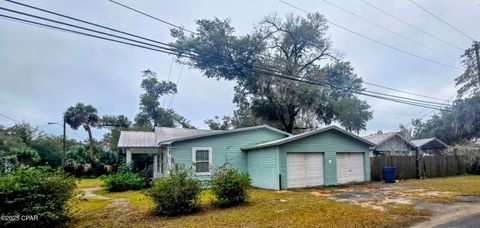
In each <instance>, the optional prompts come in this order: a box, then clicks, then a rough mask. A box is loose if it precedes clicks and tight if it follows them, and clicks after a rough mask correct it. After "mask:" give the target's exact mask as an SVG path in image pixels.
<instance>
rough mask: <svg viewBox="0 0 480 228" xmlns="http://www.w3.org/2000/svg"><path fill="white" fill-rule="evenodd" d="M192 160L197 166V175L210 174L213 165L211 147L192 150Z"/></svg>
mask: <svg viewBox="0 0 480 228" xmlns="http://www.w3.org/2000/svg"><path fill="white" fill-rule="evenodd" d="M192 159H193V164H194V166H195V173H197V174H204V175H209V174H210V166H211V163H212V148H211V147H194V148H193V149H192Z"/></svg>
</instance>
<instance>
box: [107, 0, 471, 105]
mask: <svg viewBox="0 0 480 228" xmlns="http://www.w3.org/2000/svg"><path fill="white" fill-rule="evenodd" d="M109 1H110V2H113V3H115V4H117V5H120V6H122V7H124V8H126V9H129V10H132V11H134V12H137V13H139V14H141V15H145V16H147V17H149V18H153V19H155V20H157V21H159V22H161V23H164V24H166V25H168V26H172V27H174V28H178V29H183V30H185V31H187V32H189V33H192V34H198V33H196V32H193V31H192V30H188V29H184V27H183V26H180V25H176V24H174V23H172V22H169V21H167V20H164V19H160V18H158V17H155V16H153V15H151V14H147V13H145V12H142V11H140V10H138V9H135V8H133V7H131V6H127V5H125V4H121V3H118V2H116V1H113V0H109ZM460 50H463V49H461V48H460ZM262 56H266V57H267V58H269V59H271V58H272V57H271V56H269V55H266V54H263V55H262ZM363 83H364V84H367V85H371V86H376V87H381V88H384V89H390V90H393V91H396V92H401V93H405V94H410V95H414V96H419V97H424V98H430V99H435V100H441V101H445V100H444V99H439V98H433V97H430V96H426V95H421V94H418V93H412V92H408V91H401V90H398V89H393V88H390V87H387V86H381V85H378V84H374V83H369V82H365V81H364V82H363Z"/></svg>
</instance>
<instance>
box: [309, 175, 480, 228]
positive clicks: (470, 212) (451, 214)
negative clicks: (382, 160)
mask: <svg viewBox="0 0 480 228" xmlns="http://www.w3.org/2000/svg"><path fill="white" fill-rule="evenodd" d="M312 194H313V195H316V196H326V197H328V198H330V199H333V200H336V201H341V202H346V203H350V204H354V205H359V206H362V207H369V208H373V209H376V210H379V211H385V210H388V209H389V208H390V207H392V206H395V205H402V204H406V205H411V206H413V207H414V208H416V209H423V210H425V211H429V212H431V217H429V219H428V220H427V221H425V222H423V223H419V224H417V225H415V226H414V227H480V196H457V194H456V193H454V192H445V191H443V192H442V191H435V190H431V189H423V188H415V187H406V186H401V185H398V184H385V183H367V184H353V185H348V186H341V187H333V188H319V189H312Z"/></svg>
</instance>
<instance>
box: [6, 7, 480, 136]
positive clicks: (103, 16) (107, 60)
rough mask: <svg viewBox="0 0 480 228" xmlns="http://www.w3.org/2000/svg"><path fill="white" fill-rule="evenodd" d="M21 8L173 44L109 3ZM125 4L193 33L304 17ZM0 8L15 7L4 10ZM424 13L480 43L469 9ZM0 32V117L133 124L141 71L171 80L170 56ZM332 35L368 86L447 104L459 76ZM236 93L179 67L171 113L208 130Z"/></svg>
mask: <svg viewBox="0 0 480 228" xmlns="http://www.w3.org/2000/svg"><path fill="white" fill-rule="evenodd" d="M369 1H370V2H372V3H373V4H375V5H377V6H378V7H381V8H383V9H385V10H387V11H389V12H391V13H393V14H395V15H396V16H398V17H401V18H402V19H404V20H405V21H408V22H409V23H412V24H415V25H416V26H418V27H419V28H422V29H424V30H425V31H427V32H429V33H433V34H436V35H437V36H439V37H442V39H445V40H448V41H449V42H452V43H455V44H456V45H459V46H461V47H465V48H466V47H468V46H469V45H470V41H469V40H468V39H465V37H462V36H461V35H459V34H457V33H456V32H454V31H452V30H451V29H449V28H448V27H445V25H442V24H441V23H439V22H438V21H436V20H435V19H433V18H432V17H431V16H429V15H427V14H425V13H424V12H422V11H420V10H419V9H418V8H416V7H415V6H413V5H411V4H409V3H408V2H406V1H405V2H404V1H395V2H391V1H373V0H369ZM26 3H29V4H32V5H36V6H40V7H43V8H47V9H50V10H53V11H58V12H62V13H65V14H68V15H72V16H75V17H79V18H82V19H86V20H89V21H94V22H97V23H100V24H104V25H108V26H112V27H115V28H119V29H122V30H126V31H129V32H132V33H135V34H139V35H143V36H146V37H149V38H153V39H157V40H161V41H165V42H169V41H171V40H172V38H171V37H170V35H169V29H168V27H167V26H165V25H163V24H161V23H159V22H157V21H155V20H152V19H149V18H146V17H144V16H141V15H138V14H135V13H132V12H129V11H127V10H125V9H123V8H120V7H118V6H116V5H114V4H112V3H109V2H108V1H94V0H90V1H62V2H55V3H53V2H51V1H46V0H42V1H33V0H31V1H26ZM334 3H336V4H338V5H341V6H342V7H345V8H347V9H349V10H351V11H354V12H355V13H357V14H359V15H362V16H363V17H366V18H368V19H370V20H372V21H375V22H377V23H379V24H382V25H383V26H385V27H388V28H390V29H392V30H394V31H396V32H398V33H401V34H404V35H406V36H408V37H410V38H411V39H414V40H417V41H418V42H422V43H424V44H425V45H428V46H429V47H432V48H435V49H438V50H440V51H442V52H445V53H446V54H448V55H451V56H459V55H460V54H461V53H462V51H461V50H456V49H453V48H451V47H449V46H446V45H445V44H443V43H441V42H439V41H437V40H434V39H431V38H430V37H428V36H425V35H423V34H420V33H418V32H417V31H415V30H412V29H411V28H409V27H407V26H405V25H403V24H400V23H398V22H396V21H394V20H392V19H391V18H388V17H386V16H385V15H383V14H381V13H378V12H377V11H375V10H373V9H371V8H370V7H368V6H366V5H365V4H362V3H361V2H360V1H354V2H348V4H347V2H345V1H339V0H337V1H334ZM129 4H131V5H133V6H135V7H136V8H138V9H140V10H143V11H145V12H149V13H151V14H154V15H157V16H159V17H161V18H164V19H166V20H169V21H172V22H174V23H177V24H181V25H184V26H185V27H187V28H189V29H194V25H195V24H194V23H195V20H196V19H201V18H213V17H219V18H230V19H231V21H232V24H233V25H234V27H235V28H236V31H237V32H238V33H239V34H245V33H248V32H250V31H251V30H252V26H253V25H254V24H255V23H257V22H258V21H260V20H261V19H262V18H263V17H265V16H267V15H269V14H272V13H278V14H279V15H284V14H287V13H290V12H293V13H297V14H302V13H301V12H298V11H295V10H293V9H292V8H289V7H287V6H285V5H283V4H281V3H280V2H276V1H259V2H255V3H253V2H241V1H238V2H232V1H220V0H211V1H193V0H190V1H182V2H178V1H163V2H152V1H135V2H131V3H129ZM296 4H298V5H301V6H302V7H304V8H308V9H309V10H311V11H318V12H320V13H322V14H324V15H325V16H326V17H327V19H329V20H332V21H335V22H336V23H338V24H341V25H344V26H347V27H349V28H351V29H352V30H354V31H358V32H360V33H362V34H366V35H368V36H370V37H373V38H375V39H378V40H381V41H383V42H386V43H389V44H392V45H394V46H396V47H398V48H401V49H405V50H408V51H410V52H414V53H418V54H420V55H422V56H425V57H428V58H432V59H435V60H438V61H442V62H447V63H448V64H452V65H457V66H459V59H455V58H453V59H452V58H449V57H446V56H442V55H438V54H437V53H432V52H431V51H428V50H425V49H424V48H422V47H419V46H418V45H415V44H412V43H410V42H408V41H405V40H403V39H401V38H398V37H396V36H394V35H392V34H390V33H388V32H385V31H383V30H381V29H379V28H377V27H374V26H371V25H368V24H366V23H365V22H362V21H361V20H358V18H355V17H352V16H351V15H348V14H345V13H344V12H341V11H338V9H335V8H332V7H330V6H329V5H327V4H324V3H323V2H321V1H313V0H309V1H299V2H296ZM0 5H2V6H4V7H14V6H12V4H9V3H5V2H3V3H1V4H0ZM422 5H424V6H425V7H426V8H428V9H430V10H431V11H433V12H436V13H437V15H439V16H440V17H442V18H444V19H445V20H447V21H449V22H451V23H452V24H453V25H455V26H457V27H459V28H460V29H462V30H464V31H465V32H467V33H471V34H472V36H475V37H478V35H479V32H478V30H477V29H476V23H473V22H474V21H478V19H479V18H478V17H479V16H478V10H479V8H478V6H477V5H476V3H475V2H468V1H461V2H456V3H455V4H451V2H448V1H433V0H430V1H424V2H422ZM14 8H15V9H19V10H25V9H24V8H19V7H14ZM28 12H33V11H30V10H28ZM0 31H2V35H1V36H0V50H2V54H1V55H0V113H5V114H8V115H10V116H12V117H14V118H16V119H20V120H25V121H28V122H31V123H33V124H34V125H44V124H45V123H46V122H48V121H54V120H58V119H61V116H62V113H63V112H64V111H65V109H66V108H67V107H68V106H70V105H74V104H75V103H77V102H84V103H88V104H92V105H94V106H96V107H97V109H98V111H99V113H100V114H125V115H127V116H128V117H129V118H133V117H134V115H135V114H136V113H137V111H138V100H139V96H140V94H141V92H142V91H141V89H140V88H139V84H140V80H141V78H140V76H141V73H140V72H141V71H142V70H145V69H151V70H153V71H155V72H157V73H158V75H159V77H160V79H164V80H165V79H167V78H168V72H169V70H170V61H171V57H170V56H167V55H164V54H161V53H155V52H152V51H148V50H142V49H138V48H134V47H128V46H125V45H121V44H114V43H110V42H106V41H101V40H96V39H92V38H86V37H80V36H78V35H72V34H67V33H62V32H58V31H52V30H46V29H43V28H37V27H32V26H29V25H25V24H18V23H14V22H11V21H6V20H0ZM329 33H330V34H331V37H332V41H333V45H334V47H335V48H337V49H339V50H341V51H343V52H344V53H345V60H348V61H350V62H352V64H353V66H354V67H355V69H356V72H357V73H358V74H359V76H361V77H363V78H364V80H366V81H368V82H373V83H377V84H382V85H386V86H390V87H394V88H397V89H402V90H408V91H412V92H417V93H422V94H426V95H429V96H434V97H441V98H447V97H450V96H451V94H453V93H454V91H455V88H454V86H453V79H454V78H455V77H456V76H457V75H459V74H460V73H461V70H452V69H448V68H445V67H442V66H439V65H435V64H431V63H428V62H425V61H422V60H419V59H417V58H414V57H412V56H408V55H405V54H402V53H399V52H397V51H394V50H392V49H389V48H386V47H383V46H381V45H378V44H375V43H372V42H370V41H368V40H365V39H363V38H360V37H358V36H355V35H353V34H351V33H348V32H346V31H344V30H341V29H338V28H335V27H334V26H331V28H330V30H329ZM179 70H180V66H178V65H176V64H174V66H173V69H172V74H171V79H172V80H174V79H177V77H178V73H179ZM233 85H234V82H229V81H223V80H220V81H217V80H214V79H208V78H206V77H204V76H203V75H202V74H201V72H199V71H198V70H195V69H187V67H185V69H184V71H183V74H182V76H181V79H180V82H179V85H178V90H179V92H178V94H177V95H175V97H174V98H173V102H172V108H174V109H175V110H176V111H177V112H179V113H180V114H182V115H184V116H185V117H187V118H188V119H190V120H191V121H192V123H193V124H194V125H195V126H197V127H203V128H205V127H206V125H205V124H204V123H203V121H204V120H205V119H207V118H211V117H213V116H214V115H220V116H221V115H231V114H232V111H233V109H234V104H232V99H233ZM377 89H378V88H377ZM393 94H396V93H393ZM399 95H404V94H399ZM364 99H367V101H368V102H369V104H370V105H371V106H372V108H373V109H378V110H387V111H389V112H392V113H413V114H418V115H422V114H424V113H426V112H428V111H429V110H425V109H423V108H417V107H410V106H406V105H402V104H396V103H391V102H387V101H382V100H377V99H372V98H364ZM409 120H410V117H408V116H398V115H390V114H386V113H375V114H374V119H373V120H371V121H370V122H369V123H368V131H376V130H378V129H383V130H388V129H391V128H395V127H397V126H398V124H400V123H408V122H409ZM0 124H2V125H11V124H12V122H11V121H9V120H7V119H3V118H0ZM44 129H45V131H46V132H50V133H55V134H59V133H60V132H61V131H60V132H59V130H58V129H57V128H55V127H53V126H48V127H45V128H44ZM104 132H105V131H101V130H99V131H96V132H95V136H96V137H97V138H100V137H101V135H102V134H103V133H104ZM77 134H78V136H76V135H75V134H73V133H71V135H72V137H77V138H84V137H86V135H85V134H83V133H82V132H81V131H79V132H78V133H77Z"/></svg>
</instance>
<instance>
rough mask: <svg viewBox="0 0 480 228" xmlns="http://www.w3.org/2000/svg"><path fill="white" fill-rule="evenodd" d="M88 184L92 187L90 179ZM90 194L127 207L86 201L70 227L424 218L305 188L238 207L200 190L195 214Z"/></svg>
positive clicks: (260, 193) (141, 198) (352, 223)
mask: <svg viewBox="0 0 480 228" xmlns="http://www.w3.org/2000/svg"><path fill="white" fill-rule="evenodd" d="M82 181H83V180H82ZM88 182H89V183H91V181H90V180H89V181H88ZM86 185H87V186H90V185H89V184H87V183H82V186H86ZM94 193H96V194H98V195H103V196H107V197H110V198H127V199H128V200H129V204H128V206H125V207H117V208H107V207H106V205H105V204H104V203H105V202H104V201H102V200H100V201H98V200H91V199H89V200H87V201H86V202H84V203H83V204H77V205H75V207H76V208H77V210H78V211H79V212H76V213H74V214H73V220H72V222H71V223H70V224H69V225H70V226H74V227H85V226H92V227H93V226H95V227H98V226H108V227H113V226H175V227H179V226H180V227H183V226H188V227H192V226H197V227H198V226H201V227H204V226H214V227H219V226H261V227H265V226H268V227H279V226H281V227H284V226H295V227H297V226H301V227H310V226H317V227H318V226H323V227H329V226H335V227H338V226H345V227H365V226H368V227H370V226H375V227H399V226H406V225H408V224H411V223H413V222H416V221H419V220H421V219H423V218H424V217H423V216H425V215H427V214H425V213H423V212H422V211H420V210H416V209H413V207H411V206H406V205H403V206H398V207H392V208H391V209H389V210H387V211H384V212H380V211H378V210H375V209H370V208H362V207H360V206H354V205H350V204H347V203H342V202H337V201H333V200H330V199H328V198H326V197H318V196H314V195H312V194H311V191H310V190H298V191H271V190H262V189H250V190H249V194H250V199H249V202H248V203H246V204H244V205H241V206H236V207H232V208H227V209H218V208H213V207H211V206H210V202H211V200H213V199H214V196H213V195H212V194H211V192H210V191H208V190H205V191H203V192H202V194H201V203H202V205H201V209H200V210H199V211H197V212H196V213H193V214H191V215H184V216H178V217H161V216H155V215H152V214H151V209H152V208H153V206H154V205H153V202H152V201H151V200H150V199H149V198H148V197H146V196H145V195H143V194H142V192H141V191H128V192H121V193H108V192H106V191H104V190H99V191H95V192H94ZM78 208H80V209H78Z"/></svg>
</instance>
